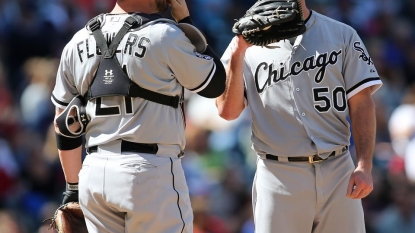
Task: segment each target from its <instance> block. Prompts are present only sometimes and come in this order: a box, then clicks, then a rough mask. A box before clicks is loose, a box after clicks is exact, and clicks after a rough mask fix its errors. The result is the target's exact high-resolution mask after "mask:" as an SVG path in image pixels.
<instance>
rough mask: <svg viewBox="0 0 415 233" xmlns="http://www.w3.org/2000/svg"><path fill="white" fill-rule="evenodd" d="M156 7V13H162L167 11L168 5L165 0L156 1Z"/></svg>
mask: <svg viewBox="0 0 415 233" xmlns="http://www.w3.org/2000/svg"><path fill="white" fill-rule="evenodd" d="M156 6H157V11H158V12H163V11H166V10H167V8H168V7H169V4H168V1H167V0H156Z"/></svg>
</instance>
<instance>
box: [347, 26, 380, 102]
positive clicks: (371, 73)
mask: <svg viewBox="0 0 415 233" xmlns="http://www.w3.org/2000/svg"><path fill="white" fill-rule="evenodd" d="M346 43H347V45H346V49H345V60H344V63H343V77H344V81H345V85H346V93H347V98H348V99H350V98H351V97H352V96H354V95H355V94H357V93H359V92H360V91H361V90H363V89H365V88H367V87H371V88H372V93H374V92H375V91H377V90H378V89H379V88H380V86H381V85H382V81H381V80H380V78H379V75H378V72H377V70H376V68H375V65H374V64H373V61H372V58H371V57H370V56H369V53H368V51H367V50H366V47H365V46H364V44H363V42H362V40H361V39H360V37H359V36H358V35H357V33H356V31H355V30H351V36H349V38H348V39H346Z"/></svg>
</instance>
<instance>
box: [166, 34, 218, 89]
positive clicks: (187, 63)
mask: <svg viewBox="0 0 415 233" xmlns="http://www.w3.org/2000/svg"><path fill="white" fill-rule="evenodd" d="M166 39H167V40H172V41H171V42H170V43H166V44H165V46H168V47H167V48H166V49H167V51H168V52H167V56H168V63H169V64H168V65H169V67H170V69H171V70H172V72H173V73H174V75H175V77H176V78H177V80H178V81H179V83H180V84H181V85H182V86H183V87H185V88H186V89H188V90H189V91H191V92H194V93H198V92H201V91H202V90H203V89H205V88H206V87H207V86H208V85H209V83H210V81H211V80H212V77H213V75H214V74H215V71H216V65H215V63H214V61H213V58H212V57H210V56H208V55H204V54H200V53H198V52H196V51H195V47H194V45H192V44H191V42H190V41H189V39H188V38H187V37H186V36H185V34H184V33H183V32H182V31H181V30H180V29H177V30H174V29H167V32H166V35H165V39H164V40H166Z"/></svg>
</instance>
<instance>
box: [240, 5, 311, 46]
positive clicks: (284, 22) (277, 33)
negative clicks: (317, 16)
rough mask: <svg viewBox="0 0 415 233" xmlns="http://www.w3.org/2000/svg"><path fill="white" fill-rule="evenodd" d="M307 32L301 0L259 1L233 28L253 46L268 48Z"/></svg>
mask: <svg viewBox="0 0 415 233" xmlns="http://www.w3.org/2000/svg"><path fill="white" fill-rule="evenodd" d="M305 31H306V27H305V22H304V19H303V11H302V7H301V4H300V3H299V0H259V1H257V2H256V3H255V4H254V5H253V6H252V7H251V8H249V10H248V11H247V12H246V14H245V15H244V16H243V17H242V18H240V19H239V20H238V21H237V22H236V23H235V24H234V26H233V28H232V32H233V33H235V34H238V35H242V36H243V37H244V38H245V40H246V41H247V42H248V43H250V44H253V45H258V46H266V45H268V44H271V43H274V42H278V41H280V40H283V39H288V38H292V37H295V36H298V35H301V34H303V33H304V32H305Z"/></svg>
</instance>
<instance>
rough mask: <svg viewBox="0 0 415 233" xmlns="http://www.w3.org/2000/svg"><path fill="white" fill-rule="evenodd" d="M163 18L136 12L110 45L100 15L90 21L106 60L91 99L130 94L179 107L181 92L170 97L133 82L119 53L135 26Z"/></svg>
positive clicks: (93, 83) (92, 87)
mask: <svg viewBox="0 0 415 233" xmlns="http://www.w3.org/2000/svg"><path fill="white" fill-rule="evenodd" d="M159 18H160V16H157V15H147V14H139V15H138V14H134V15H132V16H130V17H128V18H127V19H126V20H125V22H124V25H123V26H122V28H121V29H120V31H119V32H118V33H117V35H116V36H115V38H114V39H113V40H112V42H111V44H110V45H108V44H107V40H106V39H105V37H104V34H103V33H102V30H101V23H100V21H99V20H98V17H97V18H94V19H92V20H91V21H90V22H89V23H88V26H89V28H90V29H91V31H92V34H93V36H94V38H95V40H96V43H97V46H98V48H99V49H100V50H101V54H102V56H103V59H102V61H101V62H100V64H99V66H98V70H97V72H96V73H95V76H94V79H93V81H92V84H91V85H90V87H89V89H88V91H87V93H86V94H85V98H86V99H87V100H92V99H95V98H98V97H107V96H127V97H139V98H143V99H146V100H149V101H152V102H155V103H158V104H163V105H167V106H170V107H173V108H177V107H178V106H179V103H180V102H181V97H180V96H179V95H177V96H168V95H164V94H160V93H157V92H154V91H150V90H147V89H144V88H142V87H140V86H139V85H138V84H136V83H135V82H133V81H132V80H131V79H130V78H129V77H128V75H127V74H126V71H124V70H123V69H122V68H121V66H120V63H119V62H118V60H117V58H116V56H115V53H116V51H117V48H118V45H119V44H120V42H121V40H122V39H123V37H124V36H125V35H126V34H127V32H128V31H129V30H130V29H131V28H133V27H139V26H141V25H144V24H146V23H149V22H150V21H153V20H156V19H159Z"/></svg>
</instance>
